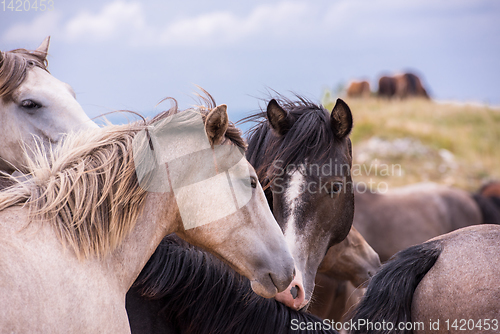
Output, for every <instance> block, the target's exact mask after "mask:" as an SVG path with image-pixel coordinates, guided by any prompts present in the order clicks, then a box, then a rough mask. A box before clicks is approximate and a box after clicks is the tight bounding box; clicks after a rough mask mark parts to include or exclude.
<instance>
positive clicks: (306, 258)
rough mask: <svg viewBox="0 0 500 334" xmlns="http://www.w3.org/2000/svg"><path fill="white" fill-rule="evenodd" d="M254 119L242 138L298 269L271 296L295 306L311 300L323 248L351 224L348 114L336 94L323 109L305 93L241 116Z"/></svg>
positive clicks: (344, 235)
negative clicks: (288, 282)
mask: <svg viewBox="0 0 500 334" xmlns="http://www.w3.org/2000/svg"><path fill="white" fill-rule="evenodd" d="M247 119H249V120H257V121H259V123H258V124H257V125H256V126H255V127H254V128H253V129H252V131H251V133H250V137H249V139H248V150H247V158H248V161H249V162H250V163H251V164H252V165H253V166H254V167H255V170H256V171H257V175H258V177H259V181H260V182H261V184H262V187H263V188H264V189H265V194H266V197H267V199H268V202H269V204H270V206H271V210H272V211H273V214H274V216H275V218H276V221H277V222H278V224H279V225H280V227H281V229H282V231H283V233H284V235H285V239H286V240H287V242H288V246H289V248H290V250H291V252H292V256H293V258H294V260H295V268H296V272H297V275H296V277H295V279H294V281H292V284H291V286H290V287H289V289H288V290H285V291H284V292H282V293H280V294H278V295H277V296H276V297H275V298H276V299H277V300H279V301H282V302H283V303H285V304H286V305H289V306H291V307H294V308H296V309H301V308H303V307H305V306H306V305H307V303H308V302H309V301H310V300H311V296H312V292H313V288H314V278H315V276H316V271H317V269H318V266H319V264H320V262H321V261H322V260H323V258H324V256H325V254H326V252H327V250H328V249H329V248H330V247H331V246H333V245H335V244H337V243H339V242H340V241H342V240H343V239H344V238H345V237H346V236H347V234H348V233H349V230H350V228H351V225H352V217H353V214H354V194H353V191H352V183H351V182H352V179H351V172H350V168H351V163H352V153H351V141H350V139H349V137H348V135H349V133H350V131H351V129H352V114H351V111H350V109H349V107H348V106H347V104H345V102H344V101H342V100H341V99H338V100H337V103H336V104H335V106H334V108H333V110H332V112H331V113H329V112H328V111H327V110H325V109H324V108H323V107H322V106H318V105H316V104H314V103H312V102H310V101H308V100H306V99H304V98H301V97H297V100H295V101H293V100H289V99H286V98H284V97H280V98H279V99H277V100H275V99H273V100H271V101H269V103H268V105H267V108H266V111H265V112H262V113H260V114H257V115H254V116H251V117H249V118H247Z"/></svg>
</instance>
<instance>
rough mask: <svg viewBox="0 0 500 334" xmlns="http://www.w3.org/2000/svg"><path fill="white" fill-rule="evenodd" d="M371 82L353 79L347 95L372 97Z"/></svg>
mask: <svg viewBox="0 0 500 334" xmlns="http://www.w3.org/2000/svg"><path fill="white" fill-rule="evenodd" d="M370 93H371V91H370V83H369V82H368V81H366V80H363V81H351V83H350V84H349V87H348V88H347V96H348V97H354V98H367V97H370Z"/></svg>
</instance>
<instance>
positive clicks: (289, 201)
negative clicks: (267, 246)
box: [283, 170, 305, 261]
mask: <svg viewBox="0 0 500 334" xmlns="http://www.w3.org/2000/svg"><path fill="white" fill-rule="evenodd" d="M304 188H305V178H304V175H302V173H301V171H300V170H296V171H294V172H293V173H292V174H291V177H290V182H289V185H288V188H287V189H286V191H285V201H286V205H287V207H288V212H287V214H288V216H287V221H286V226H285V231H284V232H283V234H284V236H285V240H286V243H287V244H288V248H290V251H291V253H292V256H293V258H294V260H295V261H298V260H299V258H298V252H299V246H300V241H299V240H298V236H297V233H296V230H295V224H296V222H297V214H298V213H297V209H298V207H299V206H300V204H301V196H302V194H303V191H304Z"/></svg>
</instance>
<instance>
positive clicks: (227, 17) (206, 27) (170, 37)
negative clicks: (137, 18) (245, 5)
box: [159, 2, 310, 46]
mask: <svg viewBox="0 0 500 334" xmlns="http://www.w3.org/2000/svg"><path fill="white" fill-rule="evenodd" d="M308 7H309V6H308V4H307V3H304V2H302V3H300V2H280V3H277V4H272V5H260V6H257V7H255V8H254V9H253V10H252V11H251V12H250V13H249V14H248V15H247V16H243V17H239V16H237V15H235V14H233V13H231V12H228V11H219V12H212V13H207V14H203V15H199V16H196V17H192V18H186V19H182V20H178V21H176V22H173V23H171V24H170V25H168V26H166V27H164V28H163V29H161V32H160V35H159V36H160V37H159V43H161V44H163V45H192V46H195V45H198V46H200V45H220V44H229V43H235V42H242V41H244V40H246V39H248V38H251V37H253V36H256V35H260V36H263V37H268V38H269V37H284V36H286V35H288V36H290V35H292V34H293V33H294V32H296V33H298V31H297V25H296V23H297V22H301V25H302V24H303V23H305V21H306V20H308V12H309V11H310V8H308Z"/></svg>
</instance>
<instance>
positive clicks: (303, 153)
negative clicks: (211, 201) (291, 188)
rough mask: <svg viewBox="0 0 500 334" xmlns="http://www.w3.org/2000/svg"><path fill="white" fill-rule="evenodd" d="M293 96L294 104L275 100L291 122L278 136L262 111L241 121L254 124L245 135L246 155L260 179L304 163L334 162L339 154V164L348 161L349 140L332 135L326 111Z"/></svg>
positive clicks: (282, 98)
mask: <svg viewBox="0 0 500 334" xmlns="http://www.w3.org/2000/svg"><path fill="white" fill-rule="evenodd" d="M296 97H297V100H295V101H293V100H290V99H287V98H285V97H283V96H279V97H278V98H276V100H277V101H278V104H279V105H280V106H281V107H282V108H283V109H285V110H286V111H287V112H288V114H289V117H290V118H291V120H292V121H293V122H294V123H293V125H292V126H291V128H290V130H289V131H288V132H286V133H285V134H284V135H282V136H278V135H276V134H275V133H274V132H273V131H272V129H271V128H270V126H269V123H268V122H267V119H266V118H265V117H266V113H265V112H259V113H257V114H254V115H252V116H249V117H247V118H246V119H245V120H246V121H257V122H258V123H257V124H256V125H255V126H254V127H253V128H252V129H251V130H250V132H249V139H248V154H247V156H248V157H249V161H250V163H251V164H252V165H253V166H254V167H255V169H256V170H257V174H258V175H259V179H261V180H263V179H265V177H266V175H274V174H276V173H277V172H278V171H277V169H280V168H284V167H286V166H289V165H292V164H293V165H299V164H300V165H302V164H305V163H306V162H312V163H315V164H322V163H325V162H327V161H328V160H329V159H333V161H335V158H336V157H337V156H338V155H339V154H340V155H342V156H338V157H337V158H338V159H337V162H338V163H339V164H341V163H343V160H345V159H344V158H347V159H348V160H349V162H350V154H349V140H341V139H339V138H337V137H336V136H335V134H334V131H333V130H332V127H331V122H330V114H329V112H328V111H327V110H326V109H325V108H324V107H323V106H321V105H317V104H314V103H313V102H311V101H310V100H308V99H306V98H304V97H301V96H298V95H297V96H296ZM278 174H279V172H278ZM261 177H262V178H261ZM271 181H272V180H269V182H271Z"/></svg>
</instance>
